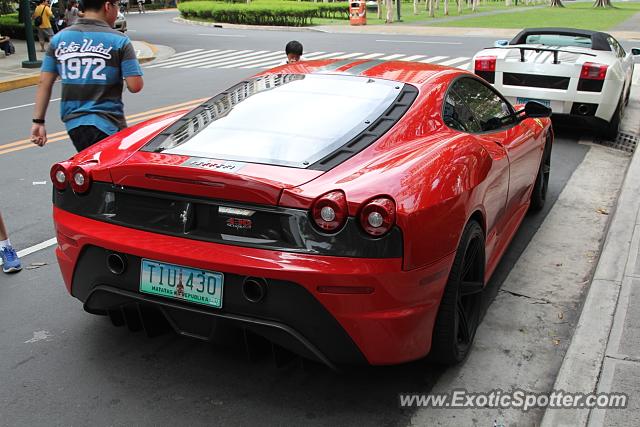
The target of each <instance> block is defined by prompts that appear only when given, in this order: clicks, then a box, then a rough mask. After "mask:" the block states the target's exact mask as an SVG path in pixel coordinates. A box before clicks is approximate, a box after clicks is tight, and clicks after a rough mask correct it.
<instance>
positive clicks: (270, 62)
mask: <svg viewBox="0 0 640 427" xmlns="http://www.w3.org/2000/svg"><path fill="white" fill-rule="evenodd" d="M323 53H324V52H311V53H309V54H307V55H304V56H303V57H302V59H303V60H305V61H306V60H307V59H314V58H313V57H314V56H317V55H321V54H323ZM281 54H282V57H281V58H282V59H281V61H284V60H285V59H286V56H285V55H284V52H281ZM252 62H253V64H251V65H244V66H242V67H240V68H243V69H244V68H259V67H264V66H265V65H269V64H273V62H274V61H252ZM256 62H258V63H257V64H256Z"/></svg>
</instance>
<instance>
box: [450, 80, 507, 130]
mask: <svg viewBox="0 0 640 427" xmlns="http://www.w3.org/2000/svg"><path fill="white" fill-rule="evenodd" d="M453 90H454V91H455V92H456V93H457V94H458V95H459V96H460V98H461V99H462V100H463V101H464V102H465V103H466V104H467V105H468V106H469V108H470V109H471V113H472V114H473V116H474V117H475V119H476V120H477V121H478V123H479V125H480V128H481V130H482V131H491V130H497V129H500V128H503V127H507V126H511V125H512V124H513V123H514V120H513V116H512V115H511V111H512V109H511V106H510V105H509V104H508V103H507V102H506V101H504V100H503V99H502V98H500V97H499V96H498V95H497V94H496V93H495V92H494V91H493V90H491V89H490V88H488V87H487V86H485V85H484V84H483V83H481V82H480V81H478V80H476V79H471V78H462V79H460V80H458V81H456V82H455V83H454V84H453Z"/></svg>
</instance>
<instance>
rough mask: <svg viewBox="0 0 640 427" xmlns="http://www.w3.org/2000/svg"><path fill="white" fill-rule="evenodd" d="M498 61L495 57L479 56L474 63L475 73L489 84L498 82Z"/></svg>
mask: <svg viewBox="0 0 640 427" xmlns="http://www.w3.org/2000/svg"><path fill="white" fill-rule="evenodd" d="M496 60H497V58H496V57H495V56H478V57H477V58H476V59H475V61H474V67H473V69H474V71H475V73H476V75H478V76H480V77H482V78H483V79H485V80H486V81H488V82H489V83H495V80H496Z"/></svg>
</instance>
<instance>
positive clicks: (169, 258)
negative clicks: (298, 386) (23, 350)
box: [54, 207, 453, 365]
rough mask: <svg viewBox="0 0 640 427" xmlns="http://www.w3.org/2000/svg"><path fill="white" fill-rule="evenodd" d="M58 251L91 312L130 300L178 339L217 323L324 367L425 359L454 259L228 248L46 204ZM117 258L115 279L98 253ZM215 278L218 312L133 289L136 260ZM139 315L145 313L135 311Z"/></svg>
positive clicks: (204, 333)
mask: <svg viewBox="0 0 640 427" xmlns="http://www.w3.org/2000/svg"><path fill="white" fill-rule="evenodd" d="M54 223H55V226H56V231H57V238H58V248H57V249H56V254H57V257H58V261H59V264H60V269H61V271H62V275H63V277H64V281H65V284H66V286H67V289H68V290H69V292H70V293H71V294H72V295H73V296H75V297H76V298H78V299H79V300H81V301H82V302H84V304H85V308H86V309H87V311H89V312H93V313H108V312H109V310H123V309H124V310H126V307H127V306H130V304H131V303H136V304H138V305H137V307H138V308H136V310H140V307H145V306H147V305H151V306H153V307H154V308H157V309H159V310H160V311H161V312H162V314H164V316H165V317H166V318H167V319H168V320H169V322H170V323H171V324H172V326H173V327H174V328H175V329H176V330H177V331H178V332H180V333H183V334H185V335H190V336H195V337H198V338H202V339H208V338H210V337H212V334H213V333H214V331H215V330H216V328H217V327H218V325H221V324H230V325H232V326H234V327H237V328H240V329H242V330H249V331H251V332H253V333H255V334H258V335H261V336H263V337H265V338H267V339H269V340H270V341H272V342H275V343H277V344H279V345H281V346H283V347H285V348H289V349H290V350H293V351H294V352H296V353H299V354H301V355H303V356H305V357H309V358H313V359H317V360H320V361H322V362H324V363H327V364H333V363H336V364H343V363H347V364H354V363H355V364H357V363H369V364H374V365H386V364H397V363H402V362H406V361H411V360H415V359H418V358H421V357H423V356H425V355H426V354H427V353H428V352H429V350H430V346H431V334H432V331H433V325H434V322H435V317H436V314H437V309H438V306H439V302H440V298H441V296H442V291H443V289H444V285H445V283H446V280H447V276H448V272H449V269H450V266H451V262H452V258H453V254H451V255H450V256H447V257H445V259H441V260H439V261H438V262H435V263H433V264H432V265H430V266H428V267H425V268H420V269H415V270H411V271H402V259H401V258H387V259H367V258H365V259H363V258H358V259H352V258H346V257H330V256H317V255H309V254H295V253H290V252H278V251H271V250H264V249H255V248H242V247H237V246H227V245H222V244H216V243H211V242H202V241H195V240H190V239H186V238H180V237H173V236H166V235H160V234H156V233H150V232H146V231H142V230H134V229H130V228H126V227H121V226H117V225H113V224H107V223H104V222H99V221H95V220H92V219H88V218H85V217H81V216H78V215H74V214H71V213H68V212H66V211H63V210H61V209H58V208H56V207H54ZM110 252H118V253H120V254H123V255H124V256H125V257H126V259H127V265H128V267H127V270H126V271H125V273H123V274H121V275H114V274H113V273H111V272H110V271H109V269H108V268H107V267H106V260H105V259H106V255H107V254H108V253H110ZM142 257H144V258H149V259H154V260H158V261H163V262H168V263H173V264H179V265H185V266H189V267H192V268H200V269H206V270H212V271H217V272H221V273H223V274H224V276H225V285H224V300H223V306H222V308H221V309H214V308H209V307H205V306H200V305H197V304H191V303H188V302H183V301H177V300H173V299H165V298H162V297H153V296H149V295H146V294H141V293H140V292H139V291H138V287H139V280H140V259H141V258H142ZM247 277H260V278H264V279H265V280H266V281H267V285H268V294H267V297H266V298H265V299H264V300H263V301H261V302H260V303H251V302H248V301H247V300H246V299H244V297H243V295H242V291H241V285H242V283H243V281H244V279H245V278H247ZM318 286H338V287H340V286H342V287H345V286H349V287H354V286H355V287H358V286H360V287H370V288H373V292H372V293H370V294H336V293H321V292H319V291H318ZM143 309H144V308H143Z"/></svg>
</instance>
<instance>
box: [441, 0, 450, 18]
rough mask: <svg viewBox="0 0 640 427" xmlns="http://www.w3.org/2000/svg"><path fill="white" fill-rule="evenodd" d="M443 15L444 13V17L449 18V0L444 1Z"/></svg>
mask: <svg viewBox="0 0 640 427" xmlns="http://www.w3.org/2000/svg"><path fill="white" fill-rule="evenodd" d="M442 13H444V16H449V0H444V5H443V7H442Z"/></svg>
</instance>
